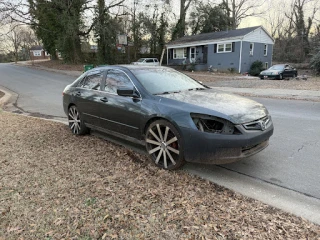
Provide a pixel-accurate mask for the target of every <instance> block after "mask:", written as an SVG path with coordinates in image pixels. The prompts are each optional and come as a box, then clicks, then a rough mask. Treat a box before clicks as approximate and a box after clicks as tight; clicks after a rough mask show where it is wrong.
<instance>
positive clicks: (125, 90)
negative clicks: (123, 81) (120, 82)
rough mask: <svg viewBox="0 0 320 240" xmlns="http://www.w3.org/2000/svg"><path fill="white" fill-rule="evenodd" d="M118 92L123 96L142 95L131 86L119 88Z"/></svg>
mask: <svg viewBox="0 0 320 240" xmlns="http://www.w3.org/2000/svg"><path fill="white" fill-rule="evenodd" d="M117 94H118V95H119V96H123V97H133V98H140V96H139V95H138V94H137V93H136V90H135V89H134V88H129V87H119V88H117Z"/></svg>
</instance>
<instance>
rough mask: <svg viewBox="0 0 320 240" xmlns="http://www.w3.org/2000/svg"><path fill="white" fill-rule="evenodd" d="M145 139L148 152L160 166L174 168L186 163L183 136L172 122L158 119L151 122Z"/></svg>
mask: <svg viewBox="0 0 320 240" xmlns="http://www.w3.org/2000/svg"><path fill="white" fill-rule="evenodd" d="M145 140H146V149H147V152H148V154H149V155H150V157H151V158H152V160H153V161H154V163H155V164H156V165H157V166H158V167H160V168H163V169H166V170H174V169H178V168H180V167H181V166H182V165H183V164H184V163H185V160H184V157H183V143H182V140H181V136H180V134H179V132H178V131H177V129H176V128H175V127H174V126H173V125H172V124H171V123H170V122H168V121H166V120H157V121H155V122H153V123H151V124H150V126H149V127H148V129H147V132H146V139H145Z"/></svg>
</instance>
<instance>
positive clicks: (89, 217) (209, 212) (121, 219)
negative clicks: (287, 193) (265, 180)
mask: <svg viewBox="0 0 320 240" xmlns="http://www.w3.org/2000/svg"><path fill="white" fill-rule="evenodd" d="M0 126H1V131H0V149H1V151H0V165H1V168H0V229H1V231H0V239H1V238H4V239H170V240H171V239H319V237H320V227H319V226H317V225H314V224H312V223H310V222H307V221H305V220H303V219H301V218H298V217H295V216H292V215H290V214H287V213H284V212H282V211H280V210H278V209H275V208H272V207H270V206H268V205H265V204H262V203H261V202H258V201H256V200H252V199H249V198H246V197H244V196H242V195H240V194H237V193H234V192H232V191H230V190H228V189H225V188H223V187H220V186H217V185H215V184H213V183H210V182H208V181H205V180H202V179H200V178H198V177H194V176H190V175H189V174H187V173H186V172H184V171H183V170H180V171H176V172H168V171H164V170H160V169H158V168H156V167H154V166H153V165H152V164H150V162H149V160H148V159H147V158H146V157H145V156H142V155H139V154H137V153H135V152H132V151H131V150H127V149H126V148H124V147H121V146H117V145H115V144H112V143H109V142H107V141H105V140H102V139H99V138H97V137H94V136H83V137H77V136H74V135H72V134H71V133H70V131H69V129H68V127H67V126H66V125H63V124H60V123H54V122H50V121H45V120H41V119H35V118H31V117H25V116H19V115H14V114H10V113H7V112H1V113H0Z"/></svg>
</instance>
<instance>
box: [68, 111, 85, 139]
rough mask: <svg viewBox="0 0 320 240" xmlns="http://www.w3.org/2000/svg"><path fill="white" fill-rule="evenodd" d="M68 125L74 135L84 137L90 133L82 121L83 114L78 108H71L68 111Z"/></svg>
mask: <svg viewBox="0 0 320 240" xmlns="http://www.w3.org/2000/svg"><path fill="white" fill-rule="evenodd" d="M68 123H69V127H70V129H71V131H72V133H73V134H75V135H84V134H86V133H88V132H89V129H88V128H87V127H86V126H85V125H84V122H83V120H82V119H81V114H80V112H79V111H78V109H77V107H76V106H74V105H73V106H71V107H70V108H69V111H68Z"/></svg>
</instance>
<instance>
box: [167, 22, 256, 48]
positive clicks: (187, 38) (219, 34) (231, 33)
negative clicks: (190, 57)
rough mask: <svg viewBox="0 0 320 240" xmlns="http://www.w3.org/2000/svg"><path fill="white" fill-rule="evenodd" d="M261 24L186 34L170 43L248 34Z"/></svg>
mask: <svg viewBox="0 0 320 240" xmlns="http://www.w3.org/2000/svg"><path fill="white" fill-rule="evenodd" d="M260 27H261V26H255V27H249V28H241V29H236V30H228V31H220V32H211V33H202V34H198V35H192V36H184V37H182V38H179V39H177V40H175V41H172V42H169V43H168V45H176V44H184V43H190V42H199V41H210V40H217V39H226V38H236V37H242V36H245V35H247V34H248V33H250V32H252V31H253V30H255V29H257V28H260Z"/></svg>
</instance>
